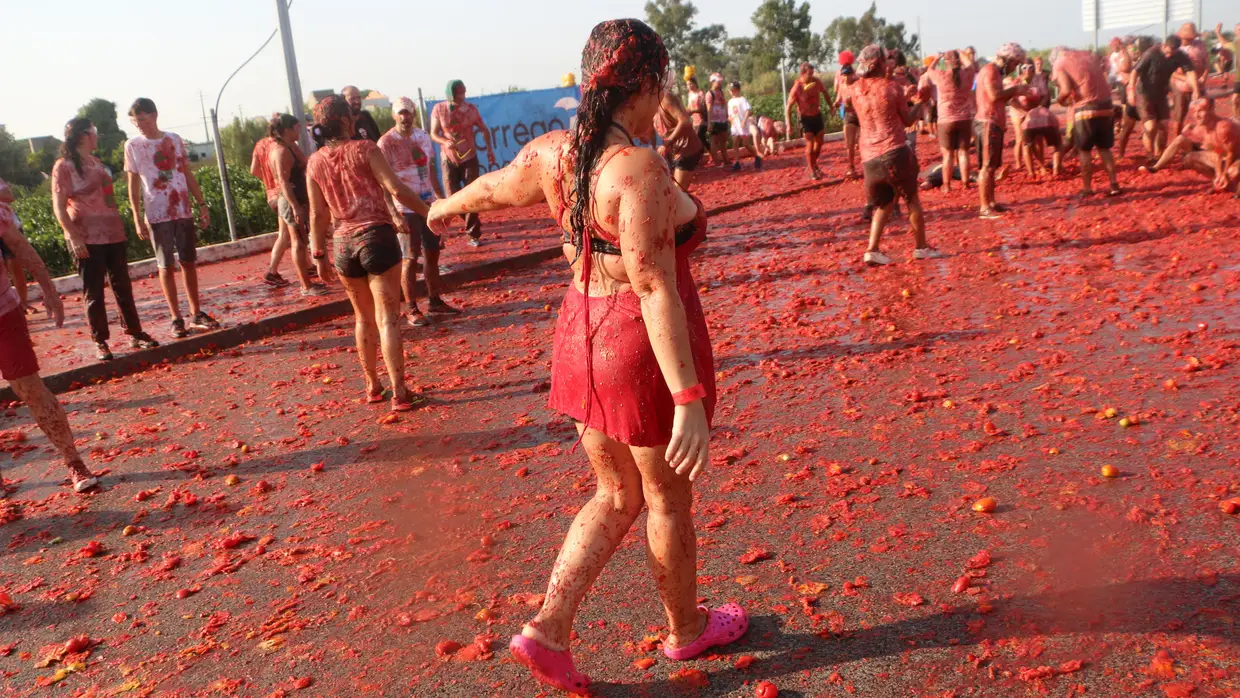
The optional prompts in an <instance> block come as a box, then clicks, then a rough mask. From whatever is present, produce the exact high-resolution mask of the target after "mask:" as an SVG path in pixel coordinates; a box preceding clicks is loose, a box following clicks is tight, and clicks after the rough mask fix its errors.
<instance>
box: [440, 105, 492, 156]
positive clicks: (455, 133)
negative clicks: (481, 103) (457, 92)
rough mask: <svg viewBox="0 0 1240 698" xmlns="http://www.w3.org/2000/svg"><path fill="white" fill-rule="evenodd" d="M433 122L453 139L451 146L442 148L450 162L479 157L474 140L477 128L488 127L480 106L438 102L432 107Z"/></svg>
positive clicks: (446, 136)
mask: <svg viewBox="0 0 1240 698" xmlns="http://www.w3.org/2000/svg"><path fill="white" fill-rule="evenodd" d="M431 123H432V126H431V128H432V129H441V130H442V136H443V137H444V138H451V139H452V141H453V146H452V147H451V148H443V149H442V150H443V156H444V158H446V159H447V160H448V162H451V163H454V164H460V163H462V162H469V161H470V160H474V159H476V158H477V157H478V150H477V148H476V147H475V142H474V135H475V134H476V130H475V129H484V128H486V124H485V123H483V121H482V115H481V114H479V113H478V107H475V106H474V105H472V104H470V103H469V102H465V103H463V104H457V103H456V102H453V101H451V100H449V101H445V102H437V103H436V104H435V106H434V107H433V108H432V109H431Z"/></svg>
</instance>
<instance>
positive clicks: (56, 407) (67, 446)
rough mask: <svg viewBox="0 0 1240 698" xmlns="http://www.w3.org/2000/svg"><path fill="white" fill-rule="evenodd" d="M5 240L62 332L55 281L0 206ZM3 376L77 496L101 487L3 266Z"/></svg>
mask: <svg viewBox="0 0 1240 698" xmlns="http://www.w3.org/2000/svg"><path fill="white" fill-rule="evenodd" d="M0 240H3V241H4V244H5V246H6V247H8V248H9V250H11V251H12V252H13V255H14V256H16V257H17V259H19V260H20V261H21V263H22V266H23V267H25V268H26V269H28V270H29V271H30V275H31V276H33V277H34V280H35V283H37V284H39V287H40V288H42V289H43V306H44V307H45V308H46V309H47V317H48V319H49V320H51V321H52V322H53V323H54V324H55V325H56V327H61V326H63V325H64V322H65V308H64V305H63V304H62V303H61V301H60V296H59V295H58V294H57V291H56V287H55V285H53V284H52V277H51V275H49V274H48V273H47V267H46V266H44V264H43V260H42V259H40V258H39V254H38V253H37V252H35V251H34V248H33V247H31V246H30V241H28V240H27V239H26V237H25V236H24V235H22V234H21V233H20V232H18V230H17V224H16V221H15V220H14V217H13V214H12V211H11V210H10V209H9V207H8V206H0ZM0 377H3V378H4V380H6V381H8V382H9V387H11V388H13V393H14V394H16V395H17V399H19V400H21V401H22V402H24V403H26V406H27V407H29V408H30V412H31V414H33V415H34V419H35V423H37V424H38V425H39V429H40V430H41V431H42V432H43V434H44V435H46V436H47V440H48V441H50V442H51V443H52V446H53V447H55V449H56V450H57V451H58V452H59V453H60V457H61V458H63V459H64V462H65V466H66V467H67V468H68V469H69V479H70V482H71V483H72V485H73V489H74V491H76V492H85V491H87V490H90V489H92V488H94V487H95V486H97V485H98V484H99V478H98V476H96V475H95V474H94V473H92V472H91V471H90V469H89V468H87V467H86V464H85V463H83V462H82V456H81V454H79V453H78V450H77V446H76V445H74V439H73V430H72V429H71V428H70V427H69V418H68V417H66V416H65V410H64V408H63V407H61V406H60V401H59V400H57V399H56V396H55V395H53V394H52V391H50V390H48V389H47V385H45V384H44V383H43V378H42V377H41V376H40V375H39V361H38V358H37V357H36V356H35V353H34V344H33V343H32V342H31V341H30V329H29V327H28V326H27V325H26V311H25V309H24V308H22V307H21V300H20V299H19V298H18V297H17V290H16V289H15V288H13V284H11V283H10V282H9V270H8V267H6V266H4V265H0ZM5 491H6V490H5V486H4V481H3V479H2V478H0V497H2V496H3V495H4V493H5Z"/></svg>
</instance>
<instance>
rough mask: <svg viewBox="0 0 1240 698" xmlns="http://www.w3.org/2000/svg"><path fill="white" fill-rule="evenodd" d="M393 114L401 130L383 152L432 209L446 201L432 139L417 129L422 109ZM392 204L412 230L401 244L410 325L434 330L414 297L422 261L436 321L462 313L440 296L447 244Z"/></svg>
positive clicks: (388, 137) (399, 105)
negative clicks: (441, 256) (441, 257)
mask: <svg viewBox="0 0 1240 698" xmlns="http://www.w3.org/2000/svg"><path fill="white" fill-rule="evenodd" d="M392 109H393V110H394V112H395V114H396V125H395V126H393V127H392V128H391V129H390V130H389V131H388V132H387V133H385V134H383V137H381V138H380V139H379V150H381V151H382V152H383V157H384V159H386V160H387V162H388V165H390V166H391V167H392V172H394V173H395V174H396V177H397V178H398V179H400V181H401V182H403V183H404V184H405V186H407V187H409V189H410V190H412V191H413V193H415V194H417V195H418V197H419V198H420V199H422V203H424V204H426V205H427V206H430V204H431V203H432V202H433V201H435V199H437V198H439V199H442V198H445V197H444V193H443V190H442V189H441V188H440V185H439V179H438V173H437V172H435V171H434V170H433V167H434V155H435V148H434V145H432V143H431V137H430V136H429V135H428V134H427V133H426V131H423V130H422V129H420V128H418V127H417V125H416V122H417V113H418V109H417V107H416V106H414V104H413V100H411V99H409V98H408V97H401V98H399V99H397V100H396V102H395V104H393V105H392ZM393 203H394V205H395V206H396V211H397V213H398V214H399V215H400V216H401V217H402V218H403V219H404V221H405V227H406V228H407V229H408V232H406V231H398V233H399V234H398V235H397V236H396V238H397V240H398V241H399V242H400V252H401V269H400V280H401V281H400V283H401V289H402V291H403V292H404V295H405V302H406V303H408V305H409V315H408V320H409V324H410V325H413V326H414V327H426V326H427V325H429V324H431V322H430V318H428V317H427V316H426V315H423V314H422V311H421V310H419V309H418V302H417V300H416V295H415V292H416V289H417V281H418V257H419V256H421V257H423V259H425V262H424V264H423V265H422V278H423V279H424V280H425V281H426V298H427V312H428V313H430V314H432V315H457V314H459V313H460V312H461V311H459V310H457V309H456V308H453V307H452V306H451V305H448V304H447V303H446V302H445V301H444V299H443V298H442V297H440V295H439V286H440V284H439V250H440V248H441V247H442V246H443V242H442V241H441V240H440V238H439V236H438V235H436V234H434V233H432V232H431V229H430V228H428V227H427V226H426V216H425V215H422V214H419V213H418V212H416V211H414V210H413V209H411V208H409V207H408V206H405V205H404V204H402V203H400V201H399V200H397V201H395V202H393ZM423 253H425V254H423Z"/></svg>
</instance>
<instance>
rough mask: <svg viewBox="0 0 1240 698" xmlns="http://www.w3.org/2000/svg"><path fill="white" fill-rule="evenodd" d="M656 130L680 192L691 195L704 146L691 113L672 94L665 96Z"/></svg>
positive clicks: (657, 116) (656, 119) (662, 150)
mask: <svg viewBox="0 0 1240 698" xmlns="http://www.w3.org/2000/svg"><path fill="white" fill-rule="evenodd" d="M654 130H655V132H656V133H658V134H659V137H660V138H662V139H663V144H662V145H661V146H659V154H660V155H662V156H663V159H665V160H667V162H668V165H669V166H670V167H671V170H672V177H673V178H674V179H675V180H676V183H677V184H679V185H680V188H681V189H683V190H685V191H689V188H690V187H692V186H693V180H694V177H695V174H694V172H695V171H696V170H697V168H698V165H699V164H701V162H702V153H703V151H704V150H705V146H703V145H702V141H700V140H698V137H697V133H695V132H694V128H693V119H692V117H691V116H690V114H689V111H688V110H687V109H685V106H684V105H683V104H681V102H680V98H679V97H677V96H676V95H675V94H674V93H672V91H671V90H664V92H663V100H662V101H661V102H660V103H659V112H658V113H657V114H655V117H654Z"/></svg>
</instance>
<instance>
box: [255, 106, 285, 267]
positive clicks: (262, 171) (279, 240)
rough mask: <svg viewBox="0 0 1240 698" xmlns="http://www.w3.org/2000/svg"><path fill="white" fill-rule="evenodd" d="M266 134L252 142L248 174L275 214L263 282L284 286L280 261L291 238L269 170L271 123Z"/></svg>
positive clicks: (273, 175) (276, 115) (274, 181)
mask: <svg viewBox="0 0 1240 698" xmlns="http://www.w3.org/2000/svg"><path fill="white" fill-rule="evenodd" d="M277 117H279V114H272V116H271V119H272V120H273V121H274V120H275V119H276V118H277ZM267 134H268V135H266V136H263V137H262V138H260V139H258V142H257V143H255V144H254V152H253V154H251V156H250V174H251V175H253V177H254V178H255V179H257V180H258V181H260V182H262V183H263V192H264V193H265V194H266V195H267V206H268V207H269V208H270V209H271V212H272V213H274V214H276V241H275V243H273V244H272V246H271V263H270V264H268V265H267V273H266V274H265V275H264V276H263V283H265V284H267V285H268V286H270V287H272V288H284V287H285V286H288V285H289V282H288V279H285V278H284V276H283V275H281V274H280V262H282V261H284V255H285V253H286V252H288V249H289V246H290V245H291V244H292V240H291V239H290V238H289V230H288V225H286V224H285V223H284V219H282V218H280V210H279V204H278V203H277V200H278V198H279V191H278V190H277V188H276V177H275V173H273V172H272V171H271V151H272V148H274V147H275V145H276V142H275V139H274V138H272V137H271V135H270V134H271V123H270V121H269V122H268V126H267Z"/></svg>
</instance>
